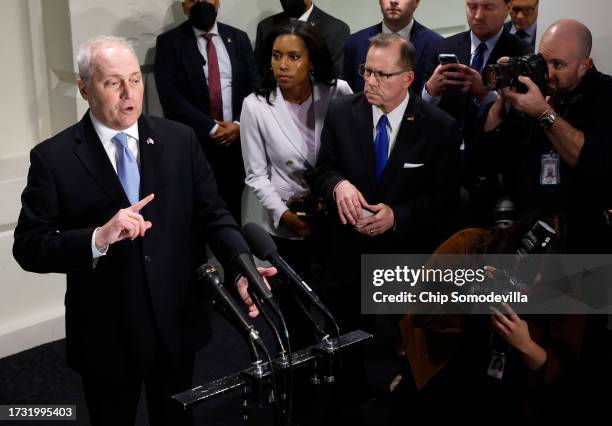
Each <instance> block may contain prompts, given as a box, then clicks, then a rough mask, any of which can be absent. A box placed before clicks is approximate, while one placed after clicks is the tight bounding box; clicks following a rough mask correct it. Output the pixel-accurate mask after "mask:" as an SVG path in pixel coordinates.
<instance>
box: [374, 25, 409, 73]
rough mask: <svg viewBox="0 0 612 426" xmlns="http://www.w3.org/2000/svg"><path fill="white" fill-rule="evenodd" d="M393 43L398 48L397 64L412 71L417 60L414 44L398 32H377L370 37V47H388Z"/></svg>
mask: <svg viewBox="0 0 612 426" xmlns="http://www.w3.org/2000/svg"><path fill="white" fill-rule="evenodd" d="M395 44H397V45H399V48H400V58H399V61H398V65H399V66H400V67H402V69H405V70H408V71H414V67H415V66H416V61H417V53H416V49H415V48H414V45H413V44H412V43H411V42H410V41H409V40H407V39H406V38H405V37H402V36H401V35H398V34H385V33H379V34H376V35H375V36H373V37H370V48H371V47H373V46H375V47H389V46H393V45H395Z"/></svg>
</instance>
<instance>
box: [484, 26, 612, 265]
mask: <svg viewBox="0 0 612 426" xmlns="http://www.w3.org/2000/svg"><path fill="white" fill-rule="evenodd" d="M591 45H592V36H591V33H590V31H589V29H588V28H587V27H586V26H584V25H583V24H581V23H580V22H577V21H574V20H562V21H558V22H556V23H554V24H553V25H551V26H550V27H549V28H548V29H547V30H546V32H545V33H544V34H543V36H542V40H541V43H540V50H539V52H540V55H541V56H542V58H543V60H544V61H545V62H546V65H547V66H546V67H544V68H547V72H548V76H547V77H546V76H544V75H531V78H530V77H528V76H525V75H522V76H520V77H518V82H520V84H519V83H518V82H515V83H514V84H513V85H512V86H511V87H505V88H501V89H500V90H499V94H500V96H499V97H498V99H497V101H496V102H495V103H494V104H493V105H492V106H491V108H490V109H489V111H488V114H487V115H486V117H485V118H484V125H483V126H482V133H481V134H480V137H479V138H478V143H477V145H476V149H477V152H478V159H479V161H478V167H479V168H480V170H479V173H480V174H482V175H484V176H488V177H489V179H488V180H490V181H495V182H498V183H499V186H498V188H497V190H496V192H495V196H496V197H498V196H502V195H510V196H511V197H512V198H513V199H514V201H515V203H516V205H517V209H518V211H519V213H522V212H527V211H531V210H534V209H536V208H539V207H544V206H555V207H558V208H560V209H562V210H563V211H564V212H565V213H566V215H567V226H568V246H567V247H566V250H568V251H570V252H590V253H594V252H601V251H604V250H605V251H607V249H608V248H609V244H610V243H609V239H607V238H602V237H604V236H605V234H606V232H609V231H606V228H605V223H604V220H603V219H604V211H605V210H606V208H607V207H609V206H610V205H611V200H610V199H609V198H610V197H609V195H607V194H606V193H604V192H601V191H598V190H597V188H601V187H605V186H606V185H607V184H608V183H609V182H611V181H612V179H611V170H612V168H611V167H610V161H611V160H612V152H611V151H612V148H611V147H612V143H611V142H612V141H610V132H609V129H608V127H609V125H608V124H607V122H608V121H607V120H608V117H609V111H610V106H609V104H608V102H609V99H610V96H611V95H612V78H611V77H610V76H607V75H604V74H602V73H600V72H598V71H597V70H596V69H595V66H594V65H593V60H592V59H591V58H590V52H591ZM513 59H514V58H513ZM508 60H509V58H502V59H501V60H500V62H505V61H508ZM526 69H528V70H531V71H533V74H540V73H539V72H538V70H539V68H537V67H526ZM541 73H542V74H544V72H543V70H542V72H541ZM534 80H535V81H539V80H541V81H543V82H545V84H540V87H542V89H544V91H546V92H547V93H544V94H543V93H542V90H541V89H540V88H539V87H538V85H536V83H535V82H534ZM521 86H523V87H521ZM546 95H548V96H546ZM492 198H493V197H492ZM490 202H491V206H492V205H493V203H494V202H495V199H491V200H490ZM608 235H609V234H608Z"/></svg>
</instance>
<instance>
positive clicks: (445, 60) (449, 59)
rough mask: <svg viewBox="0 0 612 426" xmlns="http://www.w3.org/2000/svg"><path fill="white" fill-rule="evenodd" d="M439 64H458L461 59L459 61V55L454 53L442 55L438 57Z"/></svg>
mask: <svg viewBox="0 0 612 426" xmlns="http://www.w3.org/2000/svg"><path fill="white" fill-rule="evenodd" d="M438 62H439V63H440V65H446V64H458V63H459V59H457V55H455V54H454V53H440V54H439V55H438Z"/></svg>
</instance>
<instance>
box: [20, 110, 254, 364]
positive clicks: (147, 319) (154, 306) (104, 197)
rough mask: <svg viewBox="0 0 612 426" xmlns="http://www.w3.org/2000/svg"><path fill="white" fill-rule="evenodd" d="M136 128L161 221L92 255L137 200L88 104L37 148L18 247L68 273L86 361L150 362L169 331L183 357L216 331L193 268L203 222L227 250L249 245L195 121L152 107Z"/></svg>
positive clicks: (72, 317)
mask: <svg viewBox="0 0 612 426" xmlns="http://www.w3.org/2000/svg"><path fill="white" fill-rule="evenodd" d="M138 131H139V138H140V151H139V156H140V174H141V189H140V193H141V195H143V196H144V195H148V194H150V193H154V194H155V199H154V200H153V201H152V202H150V203H149V204H148V205H147V206H146V207H144V208H143V209H142V211H141V213H142V215H143V216H144V218H145V220H150V221H151V222H152V223H153V226H152V228H151V229H149V230H148V231H147V233H146V234H145V236H144V237H143V238H137V239H135V240H134V241H130V240H124V241H121V242H118V243H116V244H113V245H111V246H110V247H109V249H108V253H107V255H106V256H103V257H100V258H99V260H98V262H97V265H96V266H95V267H93V263H92V253H91V239H92V233H93V231H94V229H95V228H96V227H98V226H101V225H103V224H104V223H106V222H107V221H108V220H109V219H110V218H111V217H113V216H114V215H115V214H116V213H117V211H118V210H119V209H121V208H125V207H128V206H129V204H130V203H129V201H128V199H127V197H126V195H125V192H124V191H123V188H122V186H121V183H120V181H119V178H118V177H117V174H116V173H115V171H114V169H113V167H112V164H111V162H110V161H109V158H108V155H107V154H106V152H105V150H104V148H103V146H102V143H101V142H100V140H99V138H98V136H97V134H96V132H95V130H94V127H93V125H92V122H91V119H90V117H89V114H88V113H87V114H85V116H84V117H83V119H82V120H81V121H80V122H79V123H77V124H75V125H73V126H71V127H69V128H67V129H66V130H64V131H63V132H61V133H59V134H58V135H56V136H54V137H53V138H51V139H49V140H47V141H45V142H42V143H40V144H39V145H37V146H36V147H35V148H33V149H32V151H31V154H30V158H31V160H30V161H31V165H30V170H29V174H28V183H27V186H26V188H25V190H24V192H23V195H22V209H21V213H20V215H19V221H18V224H17V227H16V229H15V242H14V246H13V254H14V256H15V259H16V260H17V261H18V262H19V264H20V265H21V267H22V268H24V269H25V270H27V271H32V272H38V273H49V272H57V273H64V274H66V275H67V290H66V298H65V305H66V341H67V349H68V363H69V365H71V366H72V367H73V368H75V369H77V370H78V371H90V372H96V373H98V374H116V373H117V371H122V370H125V369H134V370H137V369H139V368H143V369H146V368H147V367H149V366H150V365H151V363H152V362H153V361H154V359H152V358H153V357H154V356H155V355H154V354H155V353H156V350H155V349H156V345H157V344H160V343H161V344H163V345H164V346H165V347H166V348H167V349H168V351H169V352H170V353H171V354H172V356H173V357H174V358H175V359H180V358H181V357H183V356H185V355H189V354H193V353H194V352H195V350H196V348H198V347H200V346H201V345H202V344H203V343H204V342H205V341H206V340H207V338H208V335H209V326H208V320H207V318H206V316H205V314H204V313H203V312H202V309H201V308H202V298H201V297H200V295H199V294H198V290H197V287H196V280H195V269H196V267H197V266H198V265H197V261H198V260H199V256H198V255H199V253H200V252H201V250H202V249H203V244H204V241H203V240H202V238H201V236H202V233H203V234H204V235H205V237H206V240H207V242H208V243H209V244H211V246H212V247H213V249H214V250H216V253H217V255H218V256H220V257H221V258H227V257H229V256H231V254H232V253H234V252H238V251H240V250H241V247H242V249H244V248H245V247H246V246H241V245H240V244H244V241H243V240H242V239H241V237H240V236H239V235H238V232H239V230H238V227H237V225H236V222H235V221H234V220H233V219H232V217H231V216H230V214H229V212H228V211H227V209H226V208H225V204H224V203H223V201H222V200H221V199H220V198H219V196H218V195H217V191H216V184H215V178H214V176H213V174H212V171H211V168H210V167H209V165H208V163H207V161H206V159H205V158H204V155H203V153H202V150H201V148H200V146H199V143H198V141H197V139H196V136H195V134H194V132H193V131H192V130H191V129H189V128H187V127H185V126H183V125H182V124H178V123H174V122H171V121H168V120H164V119H161V118H154V117H144V116H142V117H141V118H140V119H139V121H138ZM151 142H152V143H151ZM247 250H248V249H247Z"/></svg>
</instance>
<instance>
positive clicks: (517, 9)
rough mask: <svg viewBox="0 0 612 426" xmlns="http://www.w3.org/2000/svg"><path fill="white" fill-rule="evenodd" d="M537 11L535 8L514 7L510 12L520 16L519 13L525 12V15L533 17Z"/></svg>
mask: <svg viewBox="0 0 612 426" xmlns="http://www.w3.org/2000/svg"><path fill="white" fill-rule="evenodd" d="M535 10H536V8H535V6H528V7H513V8H512V9H510V12H511V13H512V14H513V15H518V13H519V12H523V15H531V14H532V13H533V12H535Z"/></svg>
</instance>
